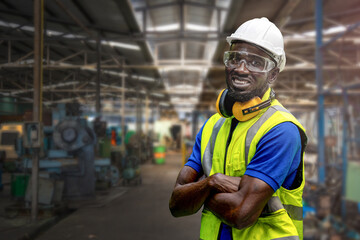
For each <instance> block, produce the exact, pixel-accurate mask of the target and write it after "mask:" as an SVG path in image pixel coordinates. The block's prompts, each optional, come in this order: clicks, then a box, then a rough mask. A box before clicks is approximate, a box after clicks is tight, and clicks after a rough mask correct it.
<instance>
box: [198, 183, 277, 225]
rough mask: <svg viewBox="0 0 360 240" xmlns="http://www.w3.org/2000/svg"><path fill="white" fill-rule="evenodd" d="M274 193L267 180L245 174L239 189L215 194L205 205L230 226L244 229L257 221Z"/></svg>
mask: <svg viewBox="0 0 360 240" xmlns="http://www.w3.org/2000/svg"><path fill="white" fill-rule="evenodd" d="M273 193H274V192H273V190H272V188H271V187H270V186H268V185H267V184H266V183H265V182H263V181H261V180H258V179H255V178H252V177H248V176H245V177H244V178H242V179H241V183H240V187H239V191H237V192H233V193H218V194H214V195H212V196H210V197H209V198H208V199H207V200H206V202H205V206H206V208H208V209H209V210H210V211H211V212H212V213H214V214H215V215H216V216H217V217H219V218H220V219H221V220H222V221H223V222H225V223H226V224H228V225H229V226H232V227H235V228H238V229H242V228H246V227H249V226H251V225H252V224H254V223H255V222H256V220H257V218H258V217H259V216H260V214H261V212H262V210H263V208H264V206H265V205H266V203H267V202H268V200H269V199H270V197H271V196H272V194H273Z"/></svg>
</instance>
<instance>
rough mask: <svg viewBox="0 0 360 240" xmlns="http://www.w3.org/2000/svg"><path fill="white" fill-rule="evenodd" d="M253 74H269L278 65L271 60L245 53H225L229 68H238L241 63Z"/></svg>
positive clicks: (225, 60)
mask: <svg viewBox="0 0 360 240" xmlns="http://www.w3.org/2000/svg"><path fill="white" fill-rule="evenodd" d="M242 62H243V63H245V66H246V68H247V69H248V70H249V71H251V72H268V71H270V70H271V69H273V68H274V67H275V66H276V64H275V62H273V61H272V60H270V59H269V58H265V57H262V56H259V55H256V54H253V53H248V52H244V51H226V52H225V53H224V64H225V66H226V67H228V68H238V67H240V65H241V63H242Z"/></svg>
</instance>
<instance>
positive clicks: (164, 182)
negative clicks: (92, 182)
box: [0, 153, 201, 240]
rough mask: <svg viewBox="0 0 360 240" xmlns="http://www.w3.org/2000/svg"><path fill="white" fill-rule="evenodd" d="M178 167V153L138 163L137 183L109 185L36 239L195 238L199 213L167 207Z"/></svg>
mask: <svg viewBox="0 0 360 240" xmlns="http://www.w3.org/2000/svg"><path fill="white" fill-rule="evenodd" d="M180 169H181V155H180V154H179V153H168V154H167V157H166V163H165V164H164V165H154V164H151V163H148V164H144V165H141V174H142V185H141V186H126V187H115V188H112V189H111V194H107V195H106V196H104V197H103V198H101V196H99V197H98V199H97V201H96V202H93V203H87V204H84V206H82V207H81V208H80V209H78V210H77V211H75V212H74V213H72V214H71V215H69V216H68V217H66V218H64V219H63V220H61V221H60V222H58V223H57V224H56V225H54V226H52V227H51V228H50V229H48V230H46V231H45V232H43V233H42V234H41V235H40V236H38V237H36V240H60V239H61V240H64V239H76V240H82V239H104V240H112V239H142V240H146V239H149V240H153V239H156V240H161V239H166V240H168V239H173V240H176V239H179V240H180V239H181V240H183V239H198V237H199V229H200V217H201V213H200V212H199V213H197V214H196V215H193V216H189V217H183V218H174V217H172V216H171V214H170V211H169V208H168V201H169V197H170V195H171V191H172V188H173V186H174V183H175V180H176V177H177V174H178V172H179V170H180ZM0 235H1V234H0Z"/></svg>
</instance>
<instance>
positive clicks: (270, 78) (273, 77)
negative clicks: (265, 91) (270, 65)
mask: <svg viewBox="0 0 360 240" xmlns="http://www.w3.org/2000/svg"><path fill="white" fill-rule="evenodd" d="M279 72H280V70H279V68H275V69H273V70H271V71H270V72H269V76H268V83H269V84H273V83H274V82H275V80H276V79H277V76H278V75H279Z"/></svg>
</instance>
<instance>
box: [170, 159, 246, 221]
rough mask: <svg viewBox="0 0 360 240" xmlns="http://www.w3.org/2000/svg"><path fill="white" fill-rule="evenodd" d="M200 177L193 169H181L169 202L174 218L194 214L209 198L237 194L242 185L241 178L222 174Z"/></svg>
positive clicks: (186, 167)
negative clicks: (220, 194) (217, 195)
mask: <svg viewBox="0 0 360 240" xmlns="http://www.w3.org/2000/svg"><path fill="white" fill-rule="evenodd" d="M200 177H201V176H200V175H199V174H198V173H197V172H196V171H195V170H194V169H192V168H191V167H188V166H185V167H183V168H182V169H181V171H180V173H179V176H178V178H177V180H176V184H175V187H174V191H173V193H172V195H171V198H170V202H169V208H170V211H171V213H172V215H173V216H175V217H181V216H186V215H190V214H194V213H196V212H197V211H198V210H199V209H200V208H201V206H202V205H203V204H204V202H205V201H206V199H207V198H208V197H209V196H211V195H214V194H217V193H234V192H237V191H238V188H239V184H240V178H239V177H230V176H226V175H224V174H221V173H217V174H214V175H212V176H210V177H207V178H204V179H200Z"/></svg>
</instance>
